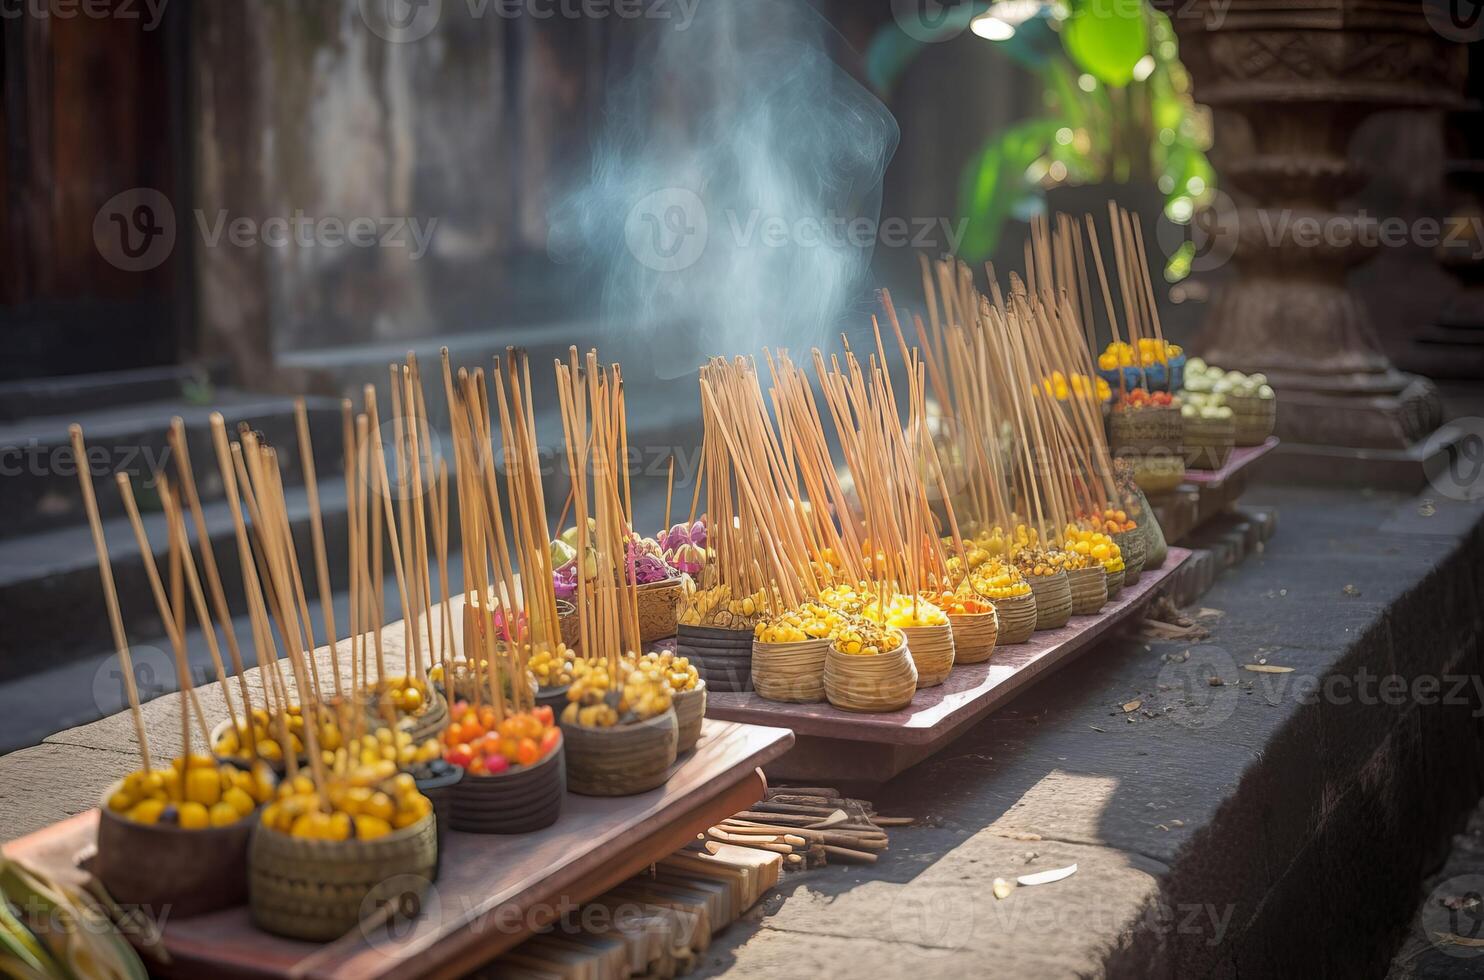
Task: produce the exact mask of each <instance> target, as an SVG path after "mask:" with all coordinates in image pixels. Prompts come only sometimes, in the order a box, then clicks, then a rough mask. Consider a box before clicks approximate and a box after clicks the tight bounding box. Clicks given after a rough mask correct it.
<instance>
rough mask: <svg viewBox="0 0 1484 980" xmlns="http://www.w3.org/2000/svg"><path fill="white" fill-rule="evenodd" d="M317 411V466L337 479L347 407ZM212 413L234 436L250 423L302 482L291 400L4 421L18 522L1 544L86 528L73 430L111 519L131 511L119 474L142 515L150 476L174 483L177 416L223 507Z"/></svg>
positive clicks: (149, 500) (317, 403) (0, 450)
mask: <svg viewBox="0 0 1484 980" xmlns="http://www.w3.org/2000/svg"><path fill="white" fill-rule="evenodd" d="M53 407H57V406H53ZM308 407H309V425H310V436H311V438H312V440H313V442H314V451H315V460H316V464H315V465H316V468H317V469H319V470H326V469H330V470H332V471H338V470H339V468H340V462H339V460H340V444H341V436H340V433H341V424H340V407H339V404H338V403H337V402H335V401H334V400H332V399H324V398H314V399H310V400H309V403H308ZM213 411H220V412H221V413H222V414H223V415H224V416H225V417H226V419H227V424H228V426H229V427H232V428H233V430H234V431H235V426H236V425H237V423H238V422H247V423H248V424H250V425H251V426H252V427H253V428H254V429H256V430H258V431H259V432H261V433H263V435H264V437H265V438H266V439H267V440H268V441H269V442H270V443H273V444H274V445H278V446H281V447H284V448H285V449H286V450H288V451H286V452H284V453H283V454H282V455H281V457H280V459H281V462H282V465H283V473H284V476H283V478H284V482H285V484H297V483H299V482H300V479H301V474H300V466H299V451H298V436H297V430H296V427H295V421H294V403H293V401H292V400H291V399H288V398H281V397H273V396H266V395H250V394H246V393H243V392H236V391H225V392H217V393H214V394H212V396H211V404H210V405H209V406H208V405H201V404H196V403H195V402H193V401H188V400H186V399H184V398H168V399H157V400H151V401H145V402H139V403H137V404H128V405H120V406H111V407H107V408H97V409H89V410H84V411H73V410H69V409H64V410H63V411H61V412H59V413H58V414H53V415H37V416H32V417H29V418H25V419H21V420H19V421H11V422H5V423H0V476H4V477H5V478H4V479H0V513H4V514H5V515H6V516H7V517H8V518H9V519H8V520H7V521H5V522H4V524H3V525H0V539H5V538H10V537H15V536H20V535H25V534H33V533H36V532H38V531H43V530H50V529H57V528H65V527H69V526H76V525H80V524H85V523H86V517H85V515H84V512H83V507H82V496H81V493H80V492H79V490H78V483H77V471H76V463H75V461H74V460H73V458H72V447H71V440H70V437H69V435H68V427H69V426H70V425H71V424H72V423H74V422H76V423H78V424H80V425H81V426H82V429H83V436H84V438H85V439H86V440H87V445H88V455H89V461H88V462H89V470H90V472H91V473H92V475H93V488H94V493H95V495H96V497H97V500H98V508H99V511H100V513H102V514H103V515H104V516H116V515H122V514H123V513H124V509H123V504H122V502H121V499H120V497H119V493H118V489H117V487H115V486H113V477H114V474H115V473H118V472H125V473H128V474H129V476H130V478H131V479H132V481H133V483H134V492H135V494H136V496H137V497H138V499H139V504H140V508H141V509H142V510H148V509H151V508H157V507H158V500H157V498H156V497H155V494H154V491H153V483H152V480H151V476H152V474H153V473H154V472H155V471H156V470H158V469H162V468H163V469H165V470H166V471H167V472H169V473H171V474H172V475H173V472H174V464H173V462H172V461H171V460H170V457H169V444H168V442H167V440H166V435H167V432H168V430H169V426H170V420H171V418H172V417H173V416H177V415H178V416H180V417H181V419H182V420H183V421H184V422H185V426H186V441H187V444H188V446H189V449H190V453H191V463H192V466H193V469H194V470H195V475H196V481H197V487H198V489H199V491H200V494H201V498H202V499H203V500H214V499H217V498H218V497H219V496H220V494H221V480H220V478H219V476H218V475H217V468H216V455H215V451H214V450H213V449H212V446H211V428H210V423H209V419H210V417H211V413H212V412H213Z"/></svg>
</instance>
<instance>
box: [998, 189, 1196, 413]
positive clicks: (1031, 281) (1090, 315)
mask: <svg viewBox="0 0 1484 980" xmlns="http://www.w3.org/2000/svg"><path fill="white" fill-rule="evenodd" d="M1082 219H1083V220H1082V223H1081V224H1079V223H1078V222H1077V221H1076V220H1075V219H1073V218H1072V217H1071V216H1069V215H1066V214H1058V215H1056V219H1055V220H1056V225H1055V228H1054V229H1053V228H1052V227H1051V224H1050V222H1048V221H1047V220H1046V219H1045V218H1044V217H1042V218H1037V219H1036V220H1034V221H1033V222H1032V224H1031V238H1030V240H1029V241H1027V242H1026V280H1027V283H1028V285H1029V287H1030V291H1031V292H1032V293H1034V294H1037V295H1039V296H1041V297H1042V300H1043V302H1045V303H1047V304H1048V305H1056V304H1058V303H1059V302H1061V301H1063V300H1067V301H1070V302H1071V303H1072V304H1073V305H1074V306H1075V307H1076V309H1077V316H1078V317H1079V319H1080V321H1081V323H1082V325H1083V329H1084V332H1085V339H1086V348H1087V350H1088V351H1089V352H1090V353H1091V354H1092V355H1094V356H1095V355H1096V353H1097V347H1098V345H1097V341H1096V328H1095V323H1094V321H1095V316H1096V313H1095V309H1094V306H1093V301H1092V289H1091V284H1090V281H1089V280H1090V277H1089V276H1088V274H1087V264H1086V255H1087V254H1091V256H1092V259H1093V265H1094V267H1095V268H1096V270H1097V277H1098V285H1099V287H1100V289H1101V292H1102V299H1103V309H1104V311H1105V314H1106V319H1107V321H1108V330H1109V333H1110V335H1111V336H1112V338H1113V341H1114V342H1115V343H1119V342H1122V341H1123V340H1124V338H1125V337H1127V340H1128V343H1129V345H1130V346H1131V347H1132V348H1133V350H1134V352H1135V355H1136V360H1135V364H1136V366H1138V368H1139V369H1140V375H1141V376H1143V373H1144V372H1143V367H1144V365H1143V363H1142V360H1141V359H1139V358H1137V355H1138V353H1139V350H1140V347H1141V343H1142V342H1143V341H1146V340H1154V341H1156V344H1155V348H1156V350H1157V351H1158V352H1159V361H1160V363H1162V364H1165V365H1166V366H1168V363H1169V359H1168V356H1167V353H1166V346H1165V339H1164V330H1163V328H1162V327H1161V325H1160V320H1159V306H1158V304H1157V303H1156V301H1155V295H1154V279H1153V277H1152V275H1151V273H1150V269H1149V260H1148V253H1146V252H1145V250H1144V229H1143V226H1142V224H1141V223H1140V221H1139V216H1138V215H1137V214H1134V213H1132V212H1130V211H1127V210H1125V209H1123V208H1121V207H1119V206H1118V204H1117V203H1116V202H1114V201H1109V202H1108V226H1109V230H1110V232H1111V234H1110V236H1109V237H1110V238H1111V239H1112V244H1113V247H1112V249H1111V253H1112V256H1113V260H1114V272H1115V273H1116V275H1117V280H1116V286H1117V293H1118V297H1119V306H1121V307H1122V310H1123V329H1122V330H1121V331H1120V329H1119V315H1118V312H1117V310H1116V308H1115V306H1114V303H1113V289H1112V288H1111V286H1110V283H1109V277H1108V273H1107V268H1106V266H1105V265H1104V262H1103V249H1102V246H1101V244H1100V243H1099V240H1098V229H1097V223H1096V222H1095V221H1094V220H1093V216H1092V215H1090V214H1084V215H1083V216H1082ZM1084 226H1085V227H1086V231H1087V245H1088V248H1087V249H1086V251H1084V249H1083V240H1082V229H1083V227H1084ZM1146 384H1147V382H1146ZM1118 386H1119V391H1120V392H1122V391H1124V390H1125V382H1124V379H1123V377H1122V372H1120V377H1119V381H1118Z"/></svg>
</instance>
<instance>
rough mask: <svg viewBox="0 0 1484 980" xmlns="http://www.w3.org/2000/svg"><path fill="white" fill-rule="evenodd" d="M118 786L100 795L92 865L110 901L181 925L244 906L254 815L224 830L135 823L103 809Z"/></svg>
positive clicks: (115, 783) (122, 782)
mask: <svg viewBox="0 0 1484 980" xmlns="http://www.w3.org/2000/svg"><path fill="white" fill-rule="evenodd" d="M123 784H124V781H123V780H122V779H120V780H117V781H115V782H114V783H113V784H112V785H110V786H109V787H108V788H107V789H106V790H104V791H103V797H102V799H101V800H100V805H99V807H98V853H97V856H96V857H94V858H93V865H92V871H93V876H94V877H96V878H97V879H98V880H99V881H100V882H102V883H103V887H105V888H107V889H108V893H109V895H111V896H112V897H113V899H114V901H116V902H118V903H119V904H121V905H125V906H131V905H132V906H147V907H149V908H152V909H155V910H156V911H157V912H159V911H161V910H163V911H165V912H168V913H169V914H170V916H171V917H172V918H177V919H184V918H187V917H189V916H193V915H204V914H205V913H207V912H215V911H217V910H218V909H224V908H230V907H231V906H233V905H241V904H242V903H243V902H245V901H246V900H247V847H248V842H249V841H250V840H251V839H252V833H253V828H254V827H255V826H257V823H258V815H257V813H256V812H254V813H252V814H250V815H249V816H246V817H243V818H242V819H241V820H239V821H237V822H236V823H234V824H231V825H229V826H226V827H204V828H202V829H200V830H182V829H181V828H180V827H176V826H172V825H169V824H142V823H135V822H134V821H132V820H127V819H125V818H124V817H122V816H120V815H119V814H117V813H114V812H113V811H112V810H110V809H109V808H108V798H109V797H110V796H112V795H113V794H114V793H115V792H116V791H118V790H119V789H120V788H121V787H122V786H123Z"/></svg>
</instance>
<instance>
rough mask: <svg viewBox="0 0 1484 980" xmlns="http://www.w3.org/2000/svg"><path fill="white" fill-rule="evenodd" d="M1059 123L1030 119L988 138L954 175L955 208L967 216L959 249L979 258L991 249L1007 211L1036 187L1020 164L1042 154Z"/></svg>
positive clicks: (969, 258) (968, 256) (966, 255)
mask: <svg viewBox="0 0 1484 980" xmlns="http://www.w3.org/2000/svg"><path fill="white" fill-rule="evenodd" d="M1061 125H1062V123H1061V121H1060V120H1056V119H1029V120H1026V121H1025V122H1021V123H1017V124H1016V125H1014V126H1011V127H1010V128H1009V129H1006V130H1004V131H1002V132H1001V133H999V134H998V135H997V136H995V137H993V138H991V139H990V140H989V142H988V143H986V144H985V145H984V148H983V149H981V150H980V151H979V152H978V153H977V154H975V155H974V156H973V157H972V158H971V159H970V160H969V163H968V165H967V166H965V167H964V172H963V177H962V178H961V179H960V181H959V206H958V210H959V214H960V215H961V216H963V217H965V218H967V219H968V221H969V224H968V227H967V228H966V229H965V231H964V238H963V241H962V242H961V243H960V244H959V254H960V255H961V256H962V257H963V258H964V259H965V260H967V261H970V262H978V261H981V260H983V259H986V258H988V257H989V256H990V255H991V254H993V252H994V249H995V245H996V244H997V243H998V242H999V238H1000V229H1001V227H1002V226H1003V225H1004V223H1005V218H1006V216H1007V215H1008V214H1009V213H1010V210H1011V208H1013V207H1014V206H1015V205H1016V204H1017V203H1019V202H1020V201H1022V200H1024V199H1025V198H1026V197H1027V196H1029V195H1031V194H1033V193H1034V192H1035V187H1034V185H1032V184H1031V183H1030V182H1029V181H1027V180H1026V179H1025V170H1026V168H1027V167H1029V166H1030V165H1031V164H1032V163H1034V162H1035V161H1036V160H1037V159H1038V158H1040V157H1041V156H1042V155H1044V154H1045V153H1046V152H1047V151H1048V150H1049V149H1050V148H1051V146H1052V145H1053V142H1054V141H1055V139H1056V131H1057V129H1058V128H1060V127H1061Z"/></svg>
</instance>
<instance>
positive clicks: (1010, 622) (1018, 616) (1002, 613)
mask: <svg viewBox="0 0 1484 980" xmlns="http://www.w3.org/2000/svg"><path fill="white" fill-rule="evenodd" d="M990 602H991V603H993V605H994V610H995V616H996V618H997V619H998V620H999V624H1000V635H999V636H998V637H996V638H995V642H996V643H997V644H998V645H999V646H1002V647H1008V646H1014V645H1015V644H1017V643H1024V642H1025V641H1026V640H1029V639H1030V638H1031V634H1032V633H1034V632H1035V631H1036V593H1035V590H1032V591H1030V592H1027V593H1025V594H1024V595H1016V596H1010V597H1009V598H1007V599H991V600H990Z"/></svg>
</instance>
